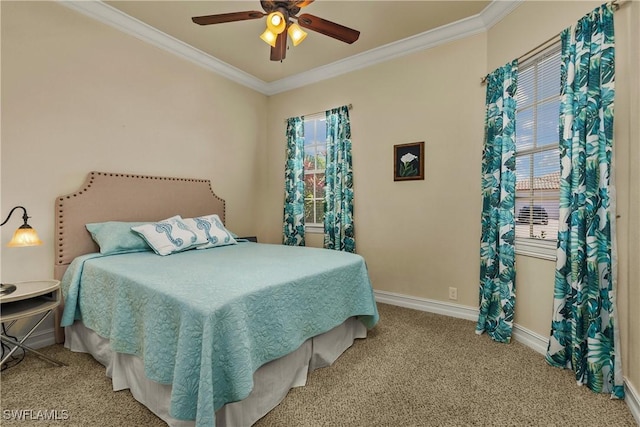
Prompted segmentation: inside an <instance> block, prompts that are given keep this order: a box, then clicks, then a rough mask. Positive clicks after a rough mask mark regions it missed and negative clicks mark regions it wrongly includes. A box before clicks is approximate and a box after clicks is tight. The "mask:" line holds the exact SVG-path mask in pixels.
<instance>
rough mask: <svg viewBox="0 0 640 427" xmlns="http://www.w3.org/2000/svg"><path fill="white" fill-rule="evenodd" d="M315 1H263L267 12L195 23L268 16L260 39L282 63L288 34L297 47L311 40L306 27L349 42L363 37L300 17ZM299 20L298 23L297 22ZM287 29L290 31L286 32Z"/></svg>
mask: <svg viewBox="0 0 640 427" xmlns="http://www.w3.org/2000/svg"><path fill="white" fill-rule="evenodd" d="M312 2H313V0H291V1H279V0H261V1H260V4H261V5H262V9H263V10H264V12H259V11H255V10H253V11H246V12H232V13H220V14H217V15H206V16H194V17H193V18H191V20H192V21H193V22H194V23H196V24H198V25H211V24H222V23H224V22H235V21H246V20H250V19H260V18H262V17H263V16H267V29H266V30H265V31H264V33H262V35H261V36H260V38H261V39H262V40H264V41H265V42H266V43H268V44H269V45H270V46H271V56H270V58H271V60H272V61H282V60H283V59H284V58H285V57H286V55H287V33H288V34H289V37H291V41H292V42H293V45H294V46H297V45H298V44H299V43H300V42H301V41H302V40H304V39H305V37H307V33H306V32H304V31H303V30H302V28H307V29H309V30H312V31H316V32H318V33H320V34H324V35H325V36H329V37H332V38H334V39H337V40H340V41H342V42H345V43H349V44H351V43H353V42H355V41H356V40H358V37H360V31H357V30H354V29H351V28H348V27H345V26H343V25H340V24H336V23H335V22H331V21H327V20H326V19H322V18H319V17H317V16H314V15H310V14H308V13H303V14H302V15H299V16H298V12H300V9H301V8H303V7H306V6H308V5H309V4H310V3H312ZM293 20H295V21H297V24H296V23H295V22H293ZM300 27H302V28H300ZM285 30H287V32H285Z"/></svg>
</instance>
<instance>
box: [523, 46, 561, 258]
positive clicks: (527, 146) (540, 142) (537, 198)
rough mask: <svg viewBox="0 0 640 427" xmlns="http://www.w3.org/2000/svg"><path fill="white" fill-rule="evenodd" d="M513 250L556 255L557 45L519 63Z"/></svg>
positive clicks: (558, 178) (544, 255) (550, 255)
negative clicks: (514, 238) (514, 235)
mask: <svg viewBox="0 0 640 427" xmlns="http://www.w3.org/2000/svg"><path fill="white" fill-rule="evenodd" d="M517 105H518V109H517V111H516V212H515V214H516V253H519V254H523V255H530V256H535V257H540V258H546V259H555V258H556V240H557V237H558V219H559V204H560V203H559V196H560V153H559V151H558V138H559V137H558V120H559V116H560V46H559V45H554V46H552V47H551V48H549V49H547V50H545V51H544V52H542V53H541V54H538V55H536V56H535V57H533V58H531V59H530V60H527V61H525V62H523V63H522V64H521V65H520V66H519V72H518V91H517Z"/></svg>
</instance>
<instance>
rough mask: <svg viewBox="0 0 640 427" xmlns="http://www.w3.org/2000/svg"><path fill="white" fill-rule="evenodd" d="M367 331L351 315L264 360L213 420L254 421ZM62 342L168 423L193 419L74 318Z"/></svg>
mask: <svg viewBox="0 0 640 427" xmlns="http://www.w3.org/2000/svg"><path fill="white" fill-rule="evenodd" d="M366 336H367V329H366V327H365V326H364V325H363V324H362V322H360V321H359V320H357V319H356V318H354V317H352V318H349V319H347V320H346V321H345V322H344V323H342V324H341V325H339V326H337V327H336V328H334V329H332V330H330V331H328V332H326V333H324V334H321V335H318V336H316V337H313V338H310V339H308V340H307V341H305V342H304V343H303V344H302V345H301V346H300V347H298V349H297V350H295V351H293V352H292V353H289V354H288V355H286V356H284V357H281V358H280V359H276V360H274V361H272V362H269V363H266V364H265V365H263V366H261V367H260V368H259V369H258V370H257V371H256V372H255V373H254V375H253V382H254V387H253V391H252V392H251V394H249V396H247V397H246V398H245V399H243V400H241V401H239V402H233V403H228V404H226V405H225V406H223V407H222V408H220V409H219V410H218V411H217V412H216V426H217V427H233V426H250V425H252V424H254V423H255V422H256V421H258V420H259V419H260V418H262V417H263V416H265V415H266V414H267V413H268V412H269V411H271V410H272V409H273V408H275V407H276V406H277V405H278V404H279V403H280V402H282V400H283V399H284V398H285V396H286V395H287V393H288V392H289V390H290V389H291V388H293V387H301V386H304V385H305V384H306V382H307V375H308V373H309V372H312V371H314V370H315V369H318V368H322V367H325V366H329V365H331V364H332V363H333V362H334V361H335V360H336V359H337V358H338V357H339V356H340V355H341V354H342V353H343V352H344V351H345V350H346V349H347V348H349V347H350V346H351V345H352V344H353V341H354V340H355V339H356V338H365V337H366ZM64 345H65V347H66V348H68V349H70V350H71V351H76V352H83V353H90V354H91V355H92V356H93V357H94V358H95V359H96V360H97V361H98V362H100V363H101V364H102V365H104V366H105V367H106V373H107V376H108V377H110V378H111V379H112V383H113V390H114V391H118V390H124V389H130V391H131V394H132V395H133V397H134V398H135V399H136V400H137V401H139V402H140V403H142V404H143V405H145V406H146V407H147V408H148V409H149V410H150V411H151V412H153V413H154V414H156V415H157V416H158V417H159V418H161V419H162V420H163V421H165V422H166V423H167V424H168V425H170V426H172V427H174V426H175V427H187V426H194V425H195V421H182V420H177V419H175V418H173V417H172V416H171V415H170V414H169V407H170V401H171V386H170V385H165V384H159V383H156V382H154V381H151V380H149V379H148V378H147V377H146V376H145V375H144V364H143V361H142V359H140V358H139V357H137V356H133V355H129V354H122V353H115V352H113V351H112V350H111V347H110V345H109V340H107V339H106V338H103V337H101V336H99V335H98V334H97V333H95V332H94V331H92V330H91V329H89V328H87V327H85V326H84V325H83V324H82V323H81V322H79V321H76V322H75V323H74V324H73V325H72V326H68V327H66V328H65V343H64Z"/></svg>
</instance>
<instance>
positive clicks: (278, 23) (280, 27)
mask: <svg viewBox="0 0 640 427" xmlns="http://www.w3.org/2000/svg"><path fill="white" fill-rule="evenodd" d="M286 28H287V21H286V19H284V14H283V13H282V12H280V11H278V10H276V11H275V12H271V13H270V14H269V16H267V29H269V31H271V32H272V33H274V34H280V33H282V32H283V31H284V30H285V29H286Z"/></svg>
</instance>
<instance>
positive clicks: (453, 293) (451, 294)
mask: <svg viewBox="0 0 640 427" xmlns="http://www.w3.org/2000/svg"><path fill="white" fill-rule="evenodd" d="M449 299H453V300H457V299H458V288H449Z"/></svg>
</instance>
